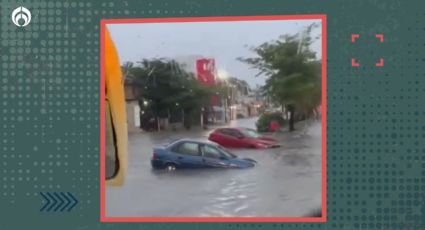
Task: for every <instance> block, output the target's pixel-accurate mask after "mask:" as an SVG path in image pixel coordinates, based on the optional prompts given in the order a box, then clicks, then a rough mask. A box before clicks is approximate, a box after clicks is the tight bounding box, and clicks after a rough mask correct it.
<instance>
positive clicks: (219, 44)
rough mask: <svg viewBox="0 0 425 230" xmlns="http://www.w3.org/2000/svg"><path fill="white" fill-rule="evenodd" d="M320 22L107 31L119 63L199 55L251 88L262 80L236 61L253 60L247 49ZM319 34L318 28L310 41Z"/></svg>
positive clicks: (318, 43)
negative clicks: (250, 58) (244, 81)
mask: <svg viewBox="0 0 425 230" xmlns="http://www.w3.org/2000/svg"><path fill="white" fill-rule="evenodd" d="M313 22H317V23H320V20H279V21H277V20H276V21H243V22H186V23H140V24H110V25H108V26H107V27H108V29H109V31H110V32H111V36H112V39H113V40H114V42H115V45H116V47H117V49H118V53H119V57H120V61H121V63H124V62H127V61H131V62H137V61H140V60H142V59H144V58H147V59H150V58H161V57H165V58H174V57H181V56H186V55H188V56H189V55H200V56H204V57H210V58H215V60H216V68H217V70H218V71H221V72H222V71H226V72H227V73H228V74H229V75H230V76H233V77H236V78H239V79H242V80H246V81H247V82H248V83H249V84H250V85H251V86H255V85H256V84H259V85H262V84H264V80H265V78H264V76H263V77H262V76H259V77H255V75H256V74H257V73H258V71H257V70H256V69H251V68H250V66H248V65H247V64H245V63H242V62H240V61H238V60H236V58H238V57H255V53H253V52H252V51H250V50H249V49H248V48H247V47H245V45H248V47H251V46H258V45H260V44H262V43H264V42H267V41H271V40H275V39H277V38H278V37H279V36H280V35H282V34H295V33H297V32H298V31H300V30H301V29H302V28H304V27H306V26H308V25H310V24H311V23H313ZM319 34H321V27H318V28H316V29H315V30H314V31H313V34H312V35H313V37H315V36H317V35H319ZM311 48H312V50H313V51H315V52H316V53H317V57H318V59H320V58H321V55H322V50H321V49H322V47H321V39H319V40H317V41H315V42H314V43H313V44H312V46H311Z"/></svg>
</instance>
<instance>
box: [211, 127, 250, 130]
mask: <svg viewBox="0 0 425 230" xmlns="http://www.w3.org/2000/svg"><path fill="white" fill-rule="evenodd" d="M222 129H235V130H247V129H253V128H247V127H222V128H218V129H216V130H222Z"/></svg>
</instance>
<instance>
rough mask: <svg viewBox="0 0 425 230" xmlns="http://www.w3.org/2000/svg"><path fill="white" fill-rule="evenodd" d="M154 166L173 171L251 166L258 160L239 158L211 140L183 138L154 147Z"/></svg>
mask: <svg viewBox="0 0 425 230" xmlns="http://www.w3.org/2000/svg"><path fill="white" fill-rule="evenodd" d="M151 164H152V167H153V168H155V169H167V170H169V171H173V170H176V169H181V168H249V167H253V166H255V164H256V161H254V160H252V159H249V158H243V159H241V158H238V157H237V156H235V155H234V154H232V153H230V152H229V151H228V150H226V149H225V148H223V147H221V146H220V145H218V144H216V143H213V142H209V141H197V140H190V139H182V140H177V141H174V142H172V143H170V144H168V145H165V146H160V147H156V148H154V149H153V154H152V159H151Z"/></svg>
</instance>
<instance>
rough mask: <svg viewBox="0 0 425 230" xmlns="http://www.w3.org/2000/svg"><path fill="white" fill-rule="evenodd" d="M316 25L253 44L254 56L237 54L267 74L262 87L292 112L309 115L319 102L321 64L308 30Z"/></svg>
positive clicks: (263, 73) (276, 101)
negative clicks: (247, 56) (293, 33)
mask: <svg viewBox="0 0 425 230" xmlns="http://www.w3.org/2000/svg"><path fill="white" fill-rule="evenodd" d="M316 27H317V25H316V24H311V25H310V26H309V27H308V28H307V30H305V31H304V32H303V33H302V34H295V35H283V36H281V37H280V38H279V39H278V40H274V41H270V42H266V43H263V44H262V45H260V46H258V47H254V48H252V51H253V52H255V53H256V54H257V57H255V58H239V60H240V61H243V62H245V63H247V64H249V65H251V66H252V67H253V68H256V69H258V70H259V73H258V74H259V75H265V76H266V77H267V80H266V84H265V86H264V87H263V91H264V92H265V93H266V94H267V95H268V96H269V98H270V99H271V101H272V102H274V103H277V104H280V105H282V106H285V107H286V108H287V109H288V110H289V111H290V112H291V113H294V112H295V111H297V113H298V114H300V113H301V114H304V115H306V116H309V115H311V114H312V112H313V110H314V109H315V108H316V107H317V106H318V105H320V103H321V77H320V76H321V75H320V66H321V65H320V61H317V60H316V57H315V56H316V54H315V53H314V52H312V51H311V50H310V48H309V47H310V45H311V43H312V42H313V41H314V39H313V38H311V36H310V33H311V30H312V29H314V28H316ZM291 119H293V116H291ZM292 121H293V120H292ZM291 124H293V122H291ZM291 126H292V127H293V125H291Z"/></svg>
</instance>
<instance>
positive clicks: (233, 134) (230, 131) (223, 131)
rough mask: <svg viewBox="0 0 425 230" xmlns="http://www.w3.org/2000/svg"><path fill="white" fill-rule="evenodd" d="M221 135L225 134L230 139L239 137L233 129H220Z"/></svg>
mask: <svg viewBox="0 0 425 230" xmlns="http://www.w3.org/2000/svg"><path fill="white" fill-rule="evenodd" d="M221 133H223V134H225V135H229V136H232V137H238V136H239V135H240V133H239V132H238V131H236V130H233V129H222V130H221Z"/></svg>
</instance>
